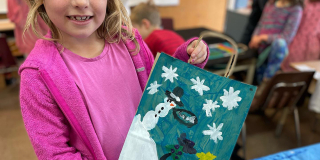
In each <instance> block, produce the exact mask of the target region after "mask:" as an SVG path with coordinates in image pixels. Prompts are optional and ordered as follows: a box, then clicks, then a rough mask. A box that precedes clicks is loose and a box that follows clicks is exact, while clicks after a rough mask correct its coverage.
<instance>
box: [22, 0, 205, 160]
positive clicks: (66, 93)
mask: <svg viewBox="0 0 320 160" xmlns="http://www.w3.org/2000/svg"><path fill="white" fill-rule="evenodd" d="M28 2H29V3H30V6H32V7H31V9H30V12H29V14H28V17H29V18H28V20H27V26H26V27H27V28H28V27H29V26H31V28H32V30H33V31H34V32H36V29H35V28H34V27H35V23H36V21H37V16H36V15H38V14H39V15H40V16H41V18H42V19H44V21H45V22H46V24H47V25H48V26H49V27H50V32H49V33H48V34H47V35H46V36H45V37H44V38H43V39H41V40H38V41H37V43H36V45H35V47H34V49H33V50H32V51H31V53H30V55H29V56H28V58H27V60H26V61H25V62H24V64H23V65H22V66H21V67H20V70H19V73H20V75H21V86H20V104H21V111H22V116H23V120H24V123H25V127H26V130H27V133H28V135H29V137H30V140H31V143H32V144H33V147H34V150H35V152H36V154H37V156H38V158H39V159H68V160H76V159H90V160H91V159H95V160H96V159H99V160H107V159H108V160H117V159H118V158H119V155H120V152H121V149H122V146H123V144H124V141H125V138H126V135H127V132H128V130H129V127H130V125H131V122H132V120H133V117H134V115H135V113H136V110H137V107H138V104H139V101H140V99H141V96H142V92H143V90H144V88H145V85H146V83H147V79H148V76H149V74H150V72H151V68H152V65H153V62H154V58H153V56H152V54H151V52H150V50H149V49H148V47H146V45H145V43H144V42H143V40H142V38H141V36H140V34H139V33H138V32H136V31H135V30H134V29H132V25H131V23H130V18H129V17H128V15H127V14H126V12H125V8H124V6H123V5H122V3H121V2H120V0H104V1H101V0H86V1H82V0H54V1H50V0H44V1H41V0H29V1H28ZM38 35H39V34H38ZM39 36H41V35H39ZM197 42H198V40H197V39H196V38H194V39H190V40H188V41H187V42H186V43H184V44H183V45H181V46H180V47H179V48H178V49H177V51H176V52H175V54H174V56H175V57H176V58H179V59H181V60H183V61H185V62H187V61H188V59H189V58H191V59H192V60H193V61H192V62H191V63H192V64H194V65H195V66H198V67H204V65H205V64H206V62H207V60H208V53H209V52H208V47H207V46H206V45H205V44H204V42H203V41H201V42H200V43H199V45H198V46H197V47H196V48H195V47H194V46H195V45H196V44H197Z"/></svg>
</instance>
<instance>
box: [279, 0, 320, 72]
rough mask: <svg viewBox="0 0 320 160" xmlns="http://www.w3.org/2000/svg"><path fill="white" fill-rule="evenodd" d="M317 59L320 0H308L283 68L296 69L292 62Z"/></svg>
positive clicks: (319, 53)
mask: <svg viewBox="0 0 320 160" xmlns="http://www.w3.org/2000/svg"><path fill="white" fill-rule="evenodd" d="M317 59H320V0H306V1H305V7H304V11H303V16H302V19H301V23H300V26H299V29H298V31H297V35H296V36H295V37H294V39H293V40H292V43H291V44H290V46H289V55H288V56H287V58H286V59H285V60H284V61H283V63H282V64H281V69H282V70H283V71H285V72H288V71H294V70H295V69H294V68H292V67H291V66H290V63H292V62H302V61H312V60H317Z"/></svg>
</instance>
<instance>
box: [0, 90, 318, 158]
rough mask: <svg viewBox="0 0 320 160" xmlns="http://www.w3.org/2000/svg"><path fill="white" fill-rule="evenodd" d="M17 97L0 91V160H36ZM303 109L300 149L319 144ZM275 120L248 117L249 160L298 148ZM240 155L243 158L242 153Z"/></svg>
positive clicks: (290, 130) (290, 131) (289, 127)
mask: <svg viewBox="0 0 320 160" xmlns="http://www.w3.org/2000/svg"><path fill="white" fill-rule="evenodd" d="M18 96H19V87H18V86H17V85H16V86H14V87H10V88H6V89H5V90H0V157H1V158H0V159H4V160H22V159H23V160H35V159H37V158H36V156H35V153H34V151H33V148H32V146H31V144H30V140H29V138H28V136H27V134H26V131H25V128H24V125H23V122H22V118H21V113H20V108H19V97H18ZM306 106H307V103H306V104H305V105H304V107H302V108H299V112H300V123H301V134H302V145H303V146H305V145H310V144H314V143H318V142H320V126H318V129H317V132H312V131H311V124H312V120H313V115H314V114H313V113H311V112H309V111H308V109H307V107H306ZM279 115H280V114H279ZM278 118H279V116H277V117H275V119H274V120H273V121H271V120H269V119H267V118H264V117H262V116H260V115H249V116H248V117H247V120H246V123H247V158H248V159H252V158H256V157H261V156H265V155H268V154H273V153H276V152H279V151H283V150H288V149H291V148H295V147H297V146H296V137H295V129H294V120H293V115H292V114H291V115H290V116H288V119H287V123H286V125H285V127H284V129H283V132H282V135H281V136H280V137H279V138H276V137H275V136H274V131H275V127H276V123H275V122H276V120H277V119H278ZM240 142H241V141H240ZM239 154H242V152H241V150H240V151H239Z"/></svg>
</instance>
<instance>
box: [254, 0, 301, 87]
mask: <svg viewBox="0 0 320 160" xmlns="http://www.w3.org/2000/svg"><path fill="white" fill-rule="evenodd" d="M302 6H303V2H301V0H276V1H273V0H270V1H269V2H268V3H267V5H266V6H265V8H264V10H263V14H262V17H261V19H260V21H259V24H258V26H257V28H256V29H255V31H254V34H253V37H252V39H251V41H250V43H249V46H250V48H257V49H258V52H259V54H260V55H265V54H267V56H266V57H267V59H266V60H265V61H264V62H263V64H262V65H261V66H260V67H259V68H258V70H257V78H258V83H261V82H262V81H264V82H265V81H267V80H268V79H270V78H271V77H273V76H274V75H275V73H276V72H277V71H278V70H279V69H280V65H281V63H282V61H283V59H284V58H285V57H286V56H287V53H288V51H287V50H288V49H287V45H289V44H290V43H291V41H292V39H293V37H294V36H295V34H296V31H297V29H298V27H299V24H300V19H301V16H302ZM267 46H270V48H269V49H266V48H267ZM262 52H265V53H262ZM266 52H267V53H266Z"/></svg>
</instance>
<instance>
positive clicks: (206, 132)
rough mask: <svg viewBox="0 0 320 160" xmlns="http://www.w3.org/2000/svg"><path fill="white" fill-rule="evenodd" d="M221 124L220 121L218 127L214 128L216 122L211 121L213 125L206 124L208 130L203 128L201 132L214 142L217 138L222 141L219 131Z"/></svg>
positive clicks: (216, 141)
mask: <svg viewBox="0 0 320 160" xmlns="http://www.w3.org/2000/svg"><path fill="white" fill-rule="evenodd" d="M222 126H223V123H220V124H219V126H218V128H216V124H215V123H213V126H212V127H211V126H210V125H208V127H209V129H210V130H204V131H203V132H202V133H203V134H204V135H206V136H210V139H211V140H213V141H214V142H215V143H218V140H220V141H222V140H223V137H222V132H221V131H220V130H221V128H222Z"/></svg>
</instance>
